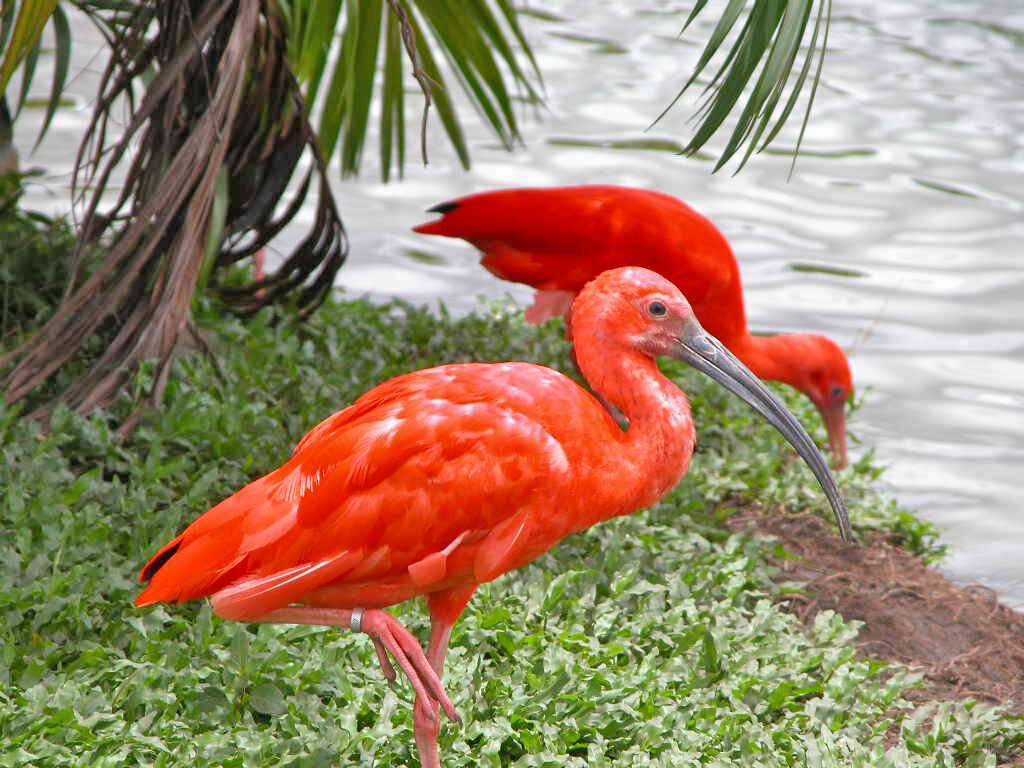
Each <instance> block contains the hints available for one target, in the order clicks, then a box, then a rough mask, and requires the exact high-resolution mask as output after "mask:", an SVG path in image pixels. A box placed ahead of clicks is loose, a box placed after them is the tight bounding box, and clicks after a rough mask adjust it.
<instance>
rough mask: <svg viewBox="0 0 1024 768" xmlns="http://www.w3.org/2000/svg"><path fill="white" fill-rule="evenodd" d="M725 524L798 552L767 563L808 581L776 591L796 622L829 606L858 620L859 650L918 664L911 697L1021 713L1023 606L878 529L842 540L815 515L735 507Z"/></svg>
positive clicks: (784, 575) (787, 577)
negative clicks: (853, 541) (947, 571)
mask: <svg viewBox="0 0 1024 768" xmlns="http://www.w3.org/2000/svg"><path fill="white" fill-rule="evenodd" d="M730 524H731V525H732V526H733V527H734V528H736V529H741V530H752V531H757V532H759V533H763V534H770V535H772V536H775V537H777V538H778V539H780V540H781V542H782V543H783V546H784V549H785V550H786V551H787V552H788V553H790V555H796V556H797V557H795V558H793V557H790V558H782V559H776V560H774V561H773V563H774V565H776V566H777V567H778V568H780V572H779V574H778V576H777V577H776V579H777V580H778V581H780V582H782V581H795V582H801V583H803V584H805V585H806V586H805V587H804V588H803V594H787V595H785V596H783V597H784V599H785V600H786V602H787V603H788V604H789V608H790V610H791V611H792V612H793V613H794V614H796V615H797V616H798V617H799V618H800V619H801V621H803V622H804V623H805V624H810V623H811V622H813V621H814V617H815V615H816V614H817V613H818V612H819V611H822V610H825V609H829V608H831V609H832V610H834V611H836V612H837V613H840V614H842V615H843V616H844V617H845V618H846V619H856V620H858V621H862V622H864V625H863V627H861V630H860V634H859V636H858V638H857V640H856V644H857V646H858V647H859V648H860V650H861V652H862V653H863V654H864V655H865V656H870V657H874V658H880V659H891V660H896V661H901V662H904V663H906V664H908V665H910V666H912V667H914V668H916V669H918V670H919V671H921V672H923V673H924V681H923V682H924V685H923V686H922V687H920V688H917V689H915V690H912V691H909V692H908V693H907V695H906V698H908V699H909V700H912V701H916V702H925V701H944V700H951V699H963V698H973V699H975V700H977V701H979V702H984V703H992V704H1005V705H1007V706H1008V707H1009V709H1010V711H1012V712H1018V713H1024V614H1021V613H1017V612H1016V611H1014V610H1012V609H1010V608H1008V607H1006V606H1004V605H1002V604H1001V603H1000V602H999V600H998V598H997V596H996V594H995V593H994V592H993V591H992V590H990V589H988V588H986V587H982V586H979V585H969V586H965V587H958V586H956V585H954V584H952V583H951V582H950V581H949V580H948V579H946V577H945V576H943V575H942V574H941V573H939V572H938V571H936V570H934V569H932V568H929V567H928V566H926V565H925V564H924V563H922V562H921V561H920V560H919V559H918V558H916V557H913V556H912V555H909V554H907V553H906V552H905V551H903V550H902V549H900V548H898V547H897V546H894V545H893V543H892V542H891V541H889V540H888V539H887V537H886V535H885V534H882V533H871V534H868V535H867V536H862V537H861V541H860V542H859V544H857V545H849V544H846V543H844V542H843V541H842V539H840V538H839V537H838V536H837V535H835V534H833V533H832V531H831V529H830V527H829V526H828V525H826V524H825V522H824V521H822V520H821V519H819V518H817V517H808V516H781V517H767V516H762V515H757V514H737V515H735V516H734V517H733V518H732V519H731V520H730Z"/></svg>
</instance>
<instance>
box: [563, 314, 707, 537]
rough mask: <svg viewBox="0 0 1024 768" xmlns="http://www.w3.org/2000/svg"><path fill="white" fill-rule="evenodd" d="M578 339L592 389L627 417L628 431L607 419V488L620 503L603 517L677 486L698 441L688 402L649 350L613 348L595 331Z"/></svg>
mask: <svg viewBox="0 0 1024 768" xmlns="http://www.w3.org/2000/svg"><path fill="white" fill-rule="evenodd" d="M574 343H575V347H576V357H577V361H578V363H579V367H580V370H581V371H582V372H583V375H584V376H585V377H586V379H587V381H588V382H589V383H590V385H591V387H592V389H593V390H594V391H595V392H598V393H600V395H601V397H603V398H604V399H605V401H606V402H608V403H610V404H611V405H614V406H615V407H616V408H618V409H619V410H620V411H622V413H623V414H624V415H625V416H626V418H627V419H628V420H629V426H628V428H627V429H626V431H625V432H622V431H620V430H618V428H617V427H615V426H614V424H612V422H611V420H609V424H610V425H611V430H613V438H612V439H609V440H607V441H605V442H604V445H605V446H606V449H605V450H606V452H607V456H606V457H604V458H605V462H606V472H607V475H608V493H610V494H614V496H615V497H616V501H617V502H618V503H616V504H614V505H611V506H612V507H613V508H614V509H615V511H614V512H612V513H611V514H604V515H602V517H601V518H600V519H606V518H608V517H614V516H615V515H620V514H627V513H629V512H632V511H633V510H636V509H640V508H643V507H646V506H649V505H651V504H653V503H654V502H655V501H657V500H658V499H660V498H661V497H662V496H664V495H665V493H667V492H668V491H669V490H671V489H672V488H674V487H675V485H676V484H677V483H678V482H679V480H680V479H681V478H682V476H683V475H684V474H686V470H687V467H688V466H689V464H690V457H691V456H692V455H693V448H694V445H695V444H696V430H695V429H694V425H693V419H692V417H691V415H690V403H689V401H688V400H687V399H686V395H685V394H683V392H682V390H680V389H679V387H677V386H676V385H675V384H674V383H672V382H671V381H670V380H669V379H667V378H666V377H665V376H664V375H662V373H661V371H660V370H659V369H658V366H657V364H656V363H655V361H654V360H653V359H652V358H651V357H650V356H649V355H646V354H644V353H642V352H640V351H638V350H635V349H618V348H617V349H610V348H608V347H607V346H606V344H605V343H604V342H603V341H602V340H601V339H599V338H597V337H595V336H593V335H591V334H582V335H580V334H577V336H576V338H575V340H574ZM593 522H597V520H595V521H593ZM588 524H593V523H588Z"/></svg>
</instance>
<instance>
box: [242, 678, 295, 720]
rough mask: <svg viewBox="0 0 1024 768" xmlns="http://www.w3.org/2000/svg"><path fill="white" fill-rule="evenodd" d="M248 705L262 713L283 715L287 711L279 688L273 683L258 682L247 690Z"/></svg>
mask: <svg viewBox="0 0 1024 768" xmlns="http://www.w3.org/2000/svg"><path fill="white" fill-rule="evenodd" d="M249 705H250V706H251V707H252V708H253V709H255V710H256V711H257V712H259V713H260V714H263V715H270V716H272V717H273V716H275V715H283V714H284V713H285V712H287V711H288V704H287V702H286V701H285V700H284V694H283V693H281V689H280V688H278V687H277V686H276V685H274V684H273V683H260V684H259V685H257V686H254V687H253V689H252V690H251V691H249Z"/></svg>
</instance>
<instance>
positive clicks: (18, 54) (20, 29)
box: [0, 0, 57, 93]
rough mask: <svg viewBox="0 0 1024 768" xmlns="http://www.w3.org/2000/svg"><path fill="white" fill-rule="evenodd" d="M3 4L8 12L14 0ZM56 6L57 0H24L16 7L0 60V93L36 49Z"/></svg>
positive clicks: (7, 0)
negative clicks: (16, 10) (10, 31)
mask: <svg viewBox="0 0 1024 768" xmlns="http://www.w3.org/2000/svg"><path fill="white" fill-rule="evenodd" d="M4 5H5V6H6V7H5V11H7V12H8V13H9V12H10V10H11V9H12V8H13V6H14V5H15V3H14V0H6V2H5V3H4ZM56 7H57V0H25V2H22V4H21V7H20V8H18V14H17V16H16V18H15V21H14V29H13V31H12V33H11V36H10V38H9V39H8V40H7V44H6V50H5V51H4V58H3V61H2V62H0V93H3V92H4V91H5V90H6V89H7V83H8V82H9V81H10V79H11V76H12V75H13V74H14V72H15V70H16V69H17V68H18V67H19V66H20V65H21V64H22V62H24V61H25V59H26V58H28V57H29V56H30V55H31V54H32V51H33V50H36V49H37V47H38V45H39V38H40V37H41V36H42V34H43V28H44V27H45V26H46V22H47V21H49V19H50V16H52V15H53V12H54V9H56ZM5 26H6V25H5ZM29 80H31V77H29Z"/></svg>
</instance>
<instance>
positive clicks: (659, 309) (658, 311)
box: [647, 301, 668, 317]
mask: <svg viewBox="0 0 1024 768" xmlns="http://www.w3.org/2000/svg"><path fill="white" fill-rule="evenodd" d="M647 311H648V312H650V313H651V317H664V316H665V315H667V314H668V307H666V306H665V305H664V304H662V303H661V302H660V301H652V302H651V303H650V304H648V305H647Z"/></svg>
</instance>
